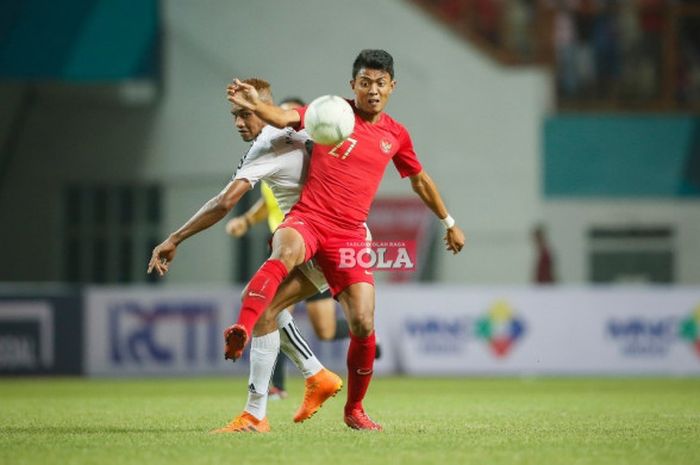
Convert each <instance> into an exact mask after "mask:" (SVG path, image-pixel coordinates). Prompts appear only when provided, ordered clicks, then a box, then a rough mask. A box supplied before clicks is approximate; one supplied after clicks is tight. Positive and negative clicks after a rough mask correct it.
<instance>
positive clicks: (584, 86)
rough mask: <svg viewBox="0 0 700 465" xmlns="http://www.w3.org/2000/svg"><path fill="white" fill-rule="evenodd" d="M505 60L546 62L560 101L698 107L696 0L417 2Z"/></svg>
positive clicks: (699, 8) (699, 6)
mask: <svg viewBox="0 0 700 465" xmlns="http://www.w3.org/2000/svg"><path fill="white" fill-rule="evenodd" d="M419 3H421V4H424V5H425V6H428V7H430V8H431V9H433V11H435V12H436V13H437V14H438V15H439V16H440V17H441V18H443V19H444V20H445V21H446V22H448V23H450V24H451V25H452V26H453V27H456V28H457V29H460V30H463V31H465V32H469V33H471V34H472V35H473V36H475V37H476V38H477V39H478V40H480V41H482V43H483V45H485V47H486V48H491V49H493V50H496V51H500V52H505V53H507V54H508V56H510V57H511V58H512V59H511V60H509V61H511V62H521V63H529V62H549V63H553V65H554V69H555V70H556V76H557V79H556V82H557V92H558V95H559V98H560V102H564V103H566V102H567V101H568V102H586V101H589V102H598V103H605V102H608V103H612V104H615V103H617V104H622V105H624V104H626V103H641V104H654V105H657V106H663V107H673V108H683V107H688V106H690V107H697V106H698V105H700V0H422V1H420V0H419Z"/></svg>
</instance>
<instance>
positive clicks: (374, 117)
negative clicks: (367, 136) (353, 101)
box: [357, 108, 383, 124]
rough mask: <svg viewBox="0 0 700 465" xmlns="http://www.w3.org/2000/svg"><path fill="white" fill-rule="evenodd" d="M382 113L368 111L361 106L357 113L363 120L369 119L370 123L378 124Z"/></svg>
mask: <svg viewBox="0 0 700 465" xmlns="http://www.w3.org/2000/svg"><path fill="white" fill-rule="evenodd" d="M382 113H383V112H379V113H367V112H366V111H362V110H360V109H359V108H358V109H357V115H358V116H359V117H360V118H362V119H363V120H365V121H367V122H368V123H369V124H376V123H378V122H379V120H380V119H382Z"/></svg>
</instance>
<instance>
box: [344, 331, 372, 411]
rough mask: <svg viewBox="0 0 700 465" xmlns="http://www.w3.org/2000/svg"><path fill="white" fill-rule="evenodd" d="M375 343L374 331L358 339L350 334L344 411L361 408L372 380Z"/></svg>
mask: <svg viewBox="0 0 700 465" xmlns="http://www.w3.org/2000/svg"><path fill="white" fill-rule="evenodd" d="M376 349H377V343H376V340H375V338H374V331H373V332H372V334H370V335H369V336H367V337H358V336H355V335H354V334H352V333H351V334H350V347H349V348H348V401H347V403H346V404H345V411H346V412H349V411H350V410H353V409H355V408H358V407H359V408H362V399H364V398H365V393H366V392H367V388H368V387H369V383H370V381H371V380H372V372H373V369H374V352H375V351H376Z"/></svg>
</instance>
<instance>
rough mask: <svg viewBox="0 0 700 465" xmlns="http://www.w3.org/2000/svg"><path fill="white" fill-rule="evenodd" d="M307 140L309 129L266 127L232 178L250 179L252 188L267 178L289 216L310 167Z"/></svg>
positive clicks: (281, 206) (280, 205)
mask: <svg viewBox="0 0 700 465" xmlns="http://www.w3.org/2000/svg"><path fill="white" fill-rule="evenodd" d="M307 141H309V136H308V135H307V134H306V131H298V132H297V131H295V130H293V129H292V128H284V129H278V128H276V127H273V126H270V125H267V126H265V127H264V128H263V129H262V131H260V134H258V137H256V138H255V141H254V142H253V145H251V146H250V149H248V152H247V153H246V154H245V155H243V158H241V161H240V163H239V164H238V168H237V169H236V172H235V173H234V174H233V178H232V179H233V180H236V179H247V180H248V182H250V185H251V188H252V187H255V184H257V183H258V181H265V182H266V183H267V184H268V185H269V186H270V189H272V193H273V194H275V198H276V199H277V203H278V204H279V207H280V210H282V213H284V214H285V215H286V214H287V213H289V210H290V209H291V208H292V207H293V206H294V204H295V203H297V201H298V200H299V195H300V194H301V188H302V186H303V185H304V182H305V181H306V170H307V168H308V166H309V151H308V150H307V147H306V144H307Z"/></svg>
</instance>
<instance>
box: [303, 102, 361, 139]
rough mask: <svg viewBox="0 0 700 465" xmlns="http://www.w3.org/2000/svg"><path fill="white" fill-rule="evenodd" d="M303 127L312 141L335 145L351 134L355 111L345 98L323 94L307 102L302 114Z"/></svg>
mask: <svg viewBox="0 0 700 465" xmlns="http://www.w3.org/2000/svg"><path fill="white" fill-rule="evenodd" d="M304 127H305V128H306V132H307V133H308V134H309V137H311V139H312V140H313V141H314V142H317V143H319V144H321V145H335V144H338V143H340V142H342V141H344V140H345V139H347V138H348V137H349V136H350V134H352V131H353V129H354V128H355V113H354V112H353V111H352V107H351V106H350V104H349V103H348V102H347V101H346V100H345V99H343V98H340V97H338V96H336V95H324V96H323V97H319V98H317V99H316V100H314V101H313V102H311V103H310V104H309V107H308V108H307V109H306V114H305V115H304Z"/></svg>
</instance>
